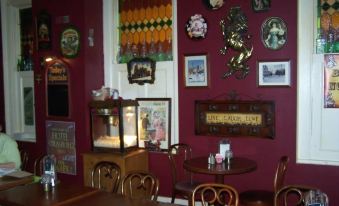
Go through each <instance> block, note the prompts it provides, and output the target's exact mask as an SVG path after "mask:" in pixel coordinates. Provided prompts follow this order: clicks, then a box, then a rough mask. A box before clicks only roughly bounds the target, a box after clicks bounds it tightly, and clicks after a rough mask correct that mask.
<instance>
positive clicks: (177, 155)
mask: <svg viewBox="0 0 339 206" xmlns="http://www.w3.org/2000/svg"><path fill="white" fill-rule="evenodd" d="M191 157H192V148H191V147H190V146H189V145H188V144H183V143H179V144H173V145H171V146H170V147H169V149H168V158H169V160H170V164H171V174H172V199H171V203H174V200H175V198H176V196H177V195H180V196H181V197H183V198H185V199H187V200H188V205H192V194H193V190H194V188H195V187H197V186H198V185H199V184H200V182H196V181H193V177H192V174H191V173H190V172H189V171H187V170H185V169H184V168H183V163H184V161H185V160H189V159H191Z"/></svg>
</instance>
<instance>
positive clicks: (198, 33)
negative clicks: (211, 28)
mask: <svg viewBox="0 0 339 206" xmlns="http://www.w3.org/2000/svg"><path fill="white" fill-rule="evenodd" d="M186 33H187V35H188V37H189V38H191V39H204V38H206V34H207V22H206V20H205V19H204V18H203V17H202V15H201V14H195V15H193V16H191V17H190V19H189V20H188V21H187V23H186Z"/></svg>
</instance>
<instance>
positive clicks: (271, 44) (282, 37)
mask: <svg viewBox="0 0 339 206" xmlns="http://www.w3.org/2000/svg"><path fill="white" fill-rule="evenodd" d="M261 41H262V43H263V44H264V46H265V47H266V48H268V49H271V50H279V49H281V48H282V47H283V46H284V45H285V44H286V42H287V26H286V24H285V22H284V21H283V20H282V19H281V18H279V17H269V18H267V19H266V20H265V21H264V23H263V24H262V25H261Z"/></svg>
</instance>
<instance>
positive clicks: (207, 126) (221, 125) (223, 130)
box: [195, 100, 275, 139]
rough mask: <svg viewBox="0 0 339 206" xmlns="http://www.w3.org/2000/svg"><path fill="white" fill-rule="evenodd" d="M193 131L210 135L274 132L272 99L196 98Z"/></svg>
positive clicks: (265, 134)
mask: <svg viewBox="0 0 339 206" xmlns="http://www.w3.org/2000/svg"><path fill="white" fill-rule="evenodd" d="M195 134H196V135H209V136H253V137H262V138H271V139H273V138H274V136H275V105H274V102H272V101H234V100H233V101H227V100H226V101H225V100H204V101H195Z"/></svg>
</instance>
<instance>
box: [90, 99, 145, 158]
mask: <svg viewBox="0 0 339 206" xmlns="http://www.w3.org/2000/svg"><path fill="white" fill-rule="evenodd" d="M137 106H138V103H137V101H136V100H122V99H119V100H112V99H109V100H105V101H95V100H94V101H91V102H90V110H91V131H92V148H93V151H104V152H105V151H107V152H112V151H113V152H120V153H125V152H128V151H130V150H132V149H135V148H138V135H137V134H138V133H137Z"/></svg>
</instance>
